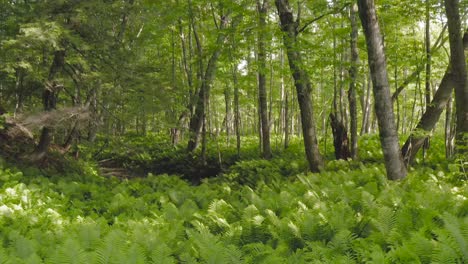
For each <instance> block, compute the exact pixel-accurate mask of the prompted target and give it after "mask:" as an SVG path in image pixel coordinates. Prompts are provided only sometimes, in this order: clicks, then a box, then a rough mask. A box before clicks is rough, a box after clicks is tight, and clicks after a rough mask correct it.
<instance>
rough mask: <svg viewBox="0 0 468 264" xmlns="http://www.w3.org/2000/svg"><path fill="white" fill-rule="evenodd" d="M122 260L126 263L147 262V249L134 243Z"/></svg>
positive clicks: (138, 263) (142, 263)
mask: <svg viewBox="0 0 468 264" xmlns="http://www.w3.org/2000/svg"><path fill="white" fill-rule="evenodd" d="M121 261H122V263H126V264H145V263H146V262H147V261H146V255H145V250H144V249H143V248H142V247H141V246H139V245H137V244H132V245H131V246H130V247H129V248H128V250H127V251H126V252H125V255H124V259H122V260H121Z"/></svg>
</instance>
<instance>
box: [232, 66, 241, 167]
mask: <svg viewBox="0 0 468 264" xmlns="http://www.w3.org/2000/svg"><path fill="white" fill-rule="evenodd" d="M232 81H233V85H234V130H235V132H236V148H237V157H238V158H240V148H241V137H240V108H239V84H238V81H237V65H233V66H232Z"/></svg>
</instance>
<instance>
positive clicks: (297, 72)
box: [275, 0, 323, 172]
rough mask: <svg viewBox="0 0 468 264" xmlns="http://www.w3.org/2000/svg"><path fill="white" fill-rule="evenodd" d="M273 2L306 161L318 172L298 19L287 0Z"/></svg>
mask: <svg viewBox="0 0 468 264" xmlns="http://www.w3.org/2000/svg"><path fill="white" fill-rule="evenodd" d="M275 4H276V8H277V9H278V13H279V17H280V22H281V30H282V31H283V32H284V33H285V34H284V36H283V42H284V45H285V46H286V50H287V54H288V61H289V67H290V69H291V72H292V75H293V78H294V85H295V86H296V91H297V99H298V102H299V108H300V111H301V123H302V131H303V137H304V147H305V152H306V156H307V161H308V163H309V168H310V170H311V171H313V172H318V171H320V169H321V168H322V166H323V160H322V155H321V154H320V152H319V148H318V143H317V135H316V129H315V120H314V108H313V105H312V98H311V90H312V87H311V84H310V80H309V76H308V74H307V72H306V71H305V70H304V68H303V65H304V64H303V62H302V57H301V54H300V52H299V50H298V47H297V45H298V43H297V34H298V21H294V16H293V13H292V11H291V7H290V5H289V1H288V0H275Z"/></svg>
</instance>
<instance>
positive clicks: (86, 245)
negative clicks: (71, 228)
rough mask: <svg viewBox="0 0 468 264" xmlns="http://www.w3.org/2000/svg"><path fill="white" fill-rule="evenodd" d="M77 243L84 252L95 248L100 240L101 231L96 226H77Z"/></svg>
mask: <svg viewBox="0 0 468 264" xmlns="http://www.w3.org/2000/svg"><path fill="white" fill-rule="evenodd" d="M77 235H78V237H77V238H78V241H79V242H80V245H81V247H82V248H83V249H85V250H92V249H94V248H96V246H97V245H98V243H99V241H100V239H101V229H100V227H99V226H98V225H93V224H84V225H80V226H78V230H77Z"/></svg>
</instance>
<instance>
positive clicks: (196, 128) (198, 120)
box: [187, 17, 227, 152]
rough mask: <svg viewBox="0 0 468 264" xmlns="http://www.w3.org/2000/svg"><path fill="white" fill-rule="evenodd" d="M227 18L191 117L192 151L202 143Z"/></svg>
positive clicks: (190, 144)
mask: <svg viewBox="0 0 468 264" xmlns="http://www.w3.org/2000/svg"><path fill="white" fill-rule="evenodd" d="M226 19H227V18H226V17H223V18H222V21H221V23H220V33H219V34H218V37H217V39H216V47H215V50H214V51H213V54H212V55H211V57H210V59H209V61H208V65H207V66H206V70H205V74H204V76H203V78H202V80H201V86H200V89H199V93H198V100H197V104H196V108H195V113H194V114H193V116H192V117H191V119H190V126H189V131H190V135H189V142H188V146H187V150H188V151H189V152H192V151H193V150H195V149H196V148H197V147H198V145H199V143H200V133H201V132H202V131H201V130H202V126H203V117H204V116H205V112H206V102H205V100H207V99H209V93H210V87H211V83H212V82H213V79H214V74H215V71H216V64H217V62H218V58H219V56H220V55H221V48H222V44H223V43H224V40H225V38H226V34H225V32H223V30H224V29H225V26H226V24H227V20H226Z"/></svg>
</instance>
